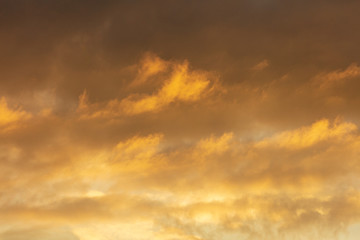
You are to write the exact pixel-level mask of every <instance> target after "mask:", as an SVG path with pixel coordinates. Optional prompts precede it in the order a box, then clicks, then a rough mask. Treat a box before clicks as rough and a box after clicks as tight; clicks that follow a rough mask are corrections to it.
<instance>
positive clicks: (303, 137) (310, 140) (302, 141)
mask: <svg viewBox="0 0 360 240" xmlns="http://www.w3.org/2000/svg"><path fill="white" fill-rule="evenodd" d="M356 129H357V126H356V125H355V124H353V123H348V122H338V121H335V122H334V123H333V124H332V125H330V122H329V120H327V119H323V120H320V121H317V122H315V123H314V124H312V125H311V126H307V127H302V128H300V129H296V130H293V131H286V132H282V133H280V134H276V135H275V136H273V137H270V138H267V139H264V140H262V141H260V142H259V143H258V144H257V145H256V146H257V147H260V148H263V147H281V148H290V149H301V148H305V147H309V146H312V145H314V144H316V143H318V142H321V141H324V140H327V139H330V138H334V137H342V136H344V135H346V134H348V133H350V132H352V131H354V130H356Z"/></svg>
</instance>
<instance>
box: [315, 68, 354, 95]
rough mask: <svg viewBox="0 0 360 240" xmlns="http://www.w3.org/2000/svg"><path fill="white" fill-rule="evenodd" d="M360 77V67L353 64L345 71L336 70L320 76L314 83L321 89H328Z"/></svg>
mask: <svg viewBox="0 0 360 240" xmlns="http://www.w3.org/2000/svg"><path fill="white" fill-rule="evenodd" d="M359 76H360V67H359V66H358V65H357V64H356V63H353V64H351V65H350V66H349V67H347V68H346V69H345V70H335V71H332V72H329V73H322V74H319V75H317V76H316V77H315V78H314V81H315V83H316V84H318V85H319V87H320V89H327V88H330V87H333V86H336V85H338V84H341V83H343V82H345V81H347V80H348V79H351V78H355V77H359Z"/></svg>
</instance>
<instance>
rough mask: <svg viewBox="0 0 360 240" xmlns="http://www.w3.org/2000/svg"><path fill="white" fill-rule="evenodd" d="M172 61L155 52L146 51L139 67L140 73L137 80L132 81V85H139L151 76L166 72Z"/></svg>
mask: <svg viewBox="0 0 360 240" xmlns="http://www.w3.org/2000/svg"><path fill="white" fill-rule="evenodd" d="M169 65H170V63H169V62H167V61H165V60H163V59H161V58H159V57H158V56H156V55H155V54H153V53H150V52H148V53H146V54H145V55H144V57H143V58H142V60H141V62H140V66H139V67H138V73H137V76H136V78H135V80H134V81H133V82H132V83H131V86H132V87H135V86H139V85H141V84H143V83H144V82H146V81H147V80H148V79H149V78H150V77H152V76H154V75H156V74H158V73H161V72H164V71H166V70H167V69H168V67H169Z"/></svg>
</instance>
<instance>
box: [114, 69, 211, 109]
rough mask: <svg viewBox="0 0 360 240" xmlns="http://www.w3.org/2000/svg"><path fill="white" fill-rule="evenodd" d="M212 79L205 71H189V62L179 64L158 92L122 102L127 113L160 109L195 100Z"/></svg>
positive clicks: (131, 97)
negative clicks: (171, 104)
mask: <svg viewBox="0 0 360 240" xmlns="http://www.w3.org/2000/svg"><path fill="white" fill-rule="evenodd" d="M209 84H210V80H209V79H208V77H207V74H206V73H204V72H197V71H189V66H188V63H187V62H185V63H183V64H177V65H175V66H174V69H173V72H172V74H171V76H170V78H169V79H168V80H166V81H165V83H164V84H163V86H162V87H161V89H160V90H158V91H157V92H156V93H154V94H152V95H149V96H143V97H140V98H139V99H133V98H134V97H133V96H130V97H129V98H127V99H124V100H122V101H121V102H120V105H121V107H122V108H123V110H124V112H125V113H126V114H127V115H134V114H139V113H143V112H154V111H159V110H161V109H162V108H164V107H165V106H167V105H169V104H170V103H172V102H175V101H180V102H193V101H196V100H198V99H199V98H200V97H201V96H202V95H203V94H204V93H206V90H209Z"/></svg>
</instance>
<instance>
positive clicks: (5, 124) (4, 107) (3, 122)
mask: <svg viewBox="0 0 360 240" xmlns="http://www.w3.org/2000/svg"><path fill="white" fill-rule="evenodd" d="M30 117H31V114H29V113H27V112H25V111H24V110H21V109H10V108H9V107H8V104H7V101H6V99H5V98H4V97H2V98H1V99H0V128H3V129H4V128H7V129H11V128H12V127H14V125H13V124H16V123H17V122H20V121H24V120H26V119H28V118H30Z"/></svg>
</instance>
